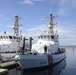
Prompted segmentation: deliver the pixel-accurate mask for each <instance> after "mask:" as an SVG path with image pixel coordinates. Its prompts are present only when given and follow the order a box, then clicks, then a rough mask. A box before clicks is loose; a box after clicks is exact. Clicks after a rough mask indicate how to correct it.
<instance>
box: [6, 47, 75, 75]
mask: <svg viewBox="0 0 76 75" xmlns="http://www.w3.org/2000/svg"><path fill="white" fill-rule="evenodd" d="M7 75H76V48H74V49H73V48H66V59H64V60H63V61H62V62H60V63H59V64H57V65H56V66H54V67H52V68H47V69H45V70H38V71H33V72H26V71H22V70H17V69H16V68H15V69H12V70H10V71H9V73H8V74H7Z"/></svg>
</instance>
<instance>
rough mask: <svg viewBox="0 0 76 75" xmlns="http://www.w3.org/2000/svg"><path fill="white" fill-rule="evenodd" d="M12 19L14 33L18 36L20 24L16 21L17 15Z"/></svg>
mask: <svg viewBox="0 0 76 75" xmlns="http://www.w3.org/2000/svg"><path fill="white" fill-rule="evenodd" d="M14 20H15V23H14V27H13V29H14V35H16V36H18V35H19V26H20V25H19V23H18V20H19V18H18V15H16V16H15V18H14Z"/></svg>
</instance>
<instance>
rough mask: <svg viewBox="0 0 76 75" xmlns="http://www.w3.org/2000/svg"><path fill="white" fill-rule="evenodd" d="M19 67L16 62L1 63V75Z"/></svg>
mask: <svg viewBox="0 0 76 75" xmlns="http://www.w3.org/2000/svg"><path fill="white" fill-rule="evenodd" d="M18 66H19V64H18V63H16V62H15V61H8V62H4V63H0V75H3V74H6V73H8V72H9V70H10V69H13V68H17V67H18Z"/></svg>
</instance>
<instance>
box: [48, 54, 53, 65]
mask: <svg viewBox="0 0 76 75" xmlns="http://www.w3.org/2000/svg"><path fill="white" fill-rule="evenodd" d="M47 57H48V64H49V65H51V64H52V56H51V55H47Z"/></svg>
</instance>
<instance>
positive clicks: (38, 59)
mask: <svg viewBox="0 0 76 75" xmlns="http://www.w3.org/2000/svg"><path fill="white" fill-rule="evenodd" d="M65 57H66V54H65V53H61V54H53V55H47V54H39V55H16V57H15V60H16V61H17V62H18V63H19V65H20V67H21V68H22V69H35V68H41V67H45V66H52V65H54V64H56V63H58V62H59V61H61V60H62V59H64V58H65Z"/></svg>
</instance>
